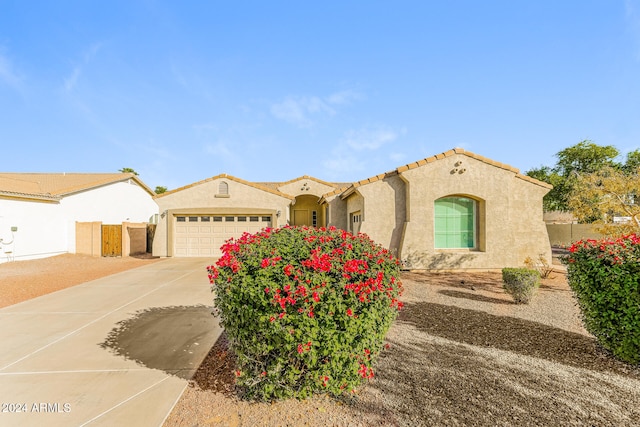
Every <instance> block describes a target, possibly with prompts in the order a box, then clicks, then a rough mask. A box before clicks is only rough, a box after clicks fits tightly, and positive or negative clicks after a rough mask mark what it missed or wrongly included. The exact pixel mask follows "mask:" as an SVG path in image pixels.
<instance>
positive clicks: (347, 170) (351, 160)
mask: <svg viewBox="0 0 640 427" xmlns="http://www.w3.org/2000/svg"><path fill="white" fill-rule="evenodd" d="M322 166H323V167H324V168H325V169H326V170H327V173H328V174H329V175H330V177H331V178H338V179H341V180H345V179H346V180H348V178H347V177H353V176H354V173H353V172H358V173H359V172H363V171H364V161H363V159H362V157H361V156H357V155H355V154H354V153H353V152H352V151H350V150H349V149H348V148H347V147H345V146H344V145H339V146H337V147H335V148H334V149H333V150H331V153H330V154H329V158H328V159H326V160H325V161H324V162H322Z"/></svg>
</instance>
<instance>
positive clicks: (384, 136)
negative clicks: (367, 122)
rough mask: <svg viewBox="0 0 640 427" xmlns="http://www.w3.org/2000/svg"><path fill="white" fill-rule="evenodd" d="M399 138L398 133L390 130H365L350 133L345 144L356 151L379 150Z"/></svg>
mask: <svg viewBox="0 0 640 427" xmlns="http://www.w3.org/2000/svg"><path fill="white" fill-rule="evenodd" d="M397 137H398V134H397V132H395V131H393V130H392V129H390V128H386V127H375V128H364V129H359V130H351V131H348V132H347V133H346V135H345V138H344V142H345V143H346V144H347V145H348V146H349V147H351V148H353V149H354V150H356V151H362V150H377V149H379V148H380V147H382V146H383V145H384V144H387V143H389V142H392V141H395V140H396V138H397Z"/></svg>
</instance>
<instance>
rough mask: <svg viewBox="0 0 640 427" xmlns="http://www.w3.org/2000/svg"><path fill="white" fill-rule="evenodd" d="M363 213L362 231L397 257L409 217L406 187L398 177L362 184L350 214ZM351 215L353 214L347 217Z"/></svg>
mask: <svg viewBox="0 0 640 427" xmlns="http://www.w3.org/2000/svg"><path fill="white" fill-rule="evenodd" d="M359 210H360V211H361V212H362V223H361V224H360V232H361V233H365V234H367V235H368V236H369V237H370V238H371V239H373V240H374V241H376V242H377V243H380V244H381V245H383V246H384V247H386V248H388V249H390V250H391V252H393V253H394V254H397V253H398V252H399V250H400V247H401V244H402V234H403V229H404V223H405V218H406V188H405V183H404V181H403V180H402V179H401V178H400V177H399V176H398V175H391V176H387V177H385V178H383V179H380V180H377V181H375V182H373V183H370V184H366V185H362V186H360V187H358V190H357V192H356V193H354V194H353V195H351V196H349V198H348V199H347V211H348V214H351V213H354V212H357V211H359ZM347 216H350V215H347Z"/></svg>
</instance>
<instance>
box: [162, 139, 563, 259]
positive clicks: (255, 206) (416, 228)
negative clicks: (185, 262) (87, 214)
mask: <svg viewBox="0 0 640 427" xmlns="http://www.w3.org/2000/svg"><path fill="white" fill-rule="evenodd" d="M550 188H551V186H549V185H548V184H546V183H543V182H540V181H537V180H535V179H533V178H530V177H528V176H526V175H523V174H521V173H520V172H519V171H518V170H517V169H515V168H513V167H511V166H508V165H505V164H502V163H498V162H495V161H492V160H490V159H487V158H485V157H482V156H478V155H476V154H474V153H471V152H468V151H465V150H463V149H460V148H456V149H453V150H450V151H447V152H446V153H442V154H438V155H436V156H433V157H429V158H426V159H422V160H419V161H417V162H415V163H411V164H408V165H404V166H401V167H399V168H397V169H395V170H393V171H390V172H386V173H383V174H380V175H376V176H373V177H371V178H368V179H365V180H362V181H358V182H356V183H330V182H325V181H321V180H319V179H316V178H313V177H309V176H303V177H300V178H296V179H293V180H291V181H287V182H283V183H274V182H265V183H256V182H248V181H244V180H242V179H239V178H236V177H232V176H229V175H224V174H223V175H217V176H214V177H212V178H209V179H206V180H203V181H200V182H196V183H194V184H191V185H188V186H185V187H182V188H178V189H176V190H172V191H168V192H166V193H164V194H161V195H158V196H156V198H155V200H156V202H157V204H158V206H159V208H160V218H159V221H158V226H157V227H158V228H157V231H156V235H155V239H154V244H153V253H154V255H158V256H218V255H220V249H219V248H220V246H221V245H222V244H223V243H224V241H225V240H226V239H228V238H229V237H237V236H239V235H241V234H242V233H243V232H245V231H248V232H255V231H258V230H260V229H261V228H263V227H281V226H284V225H287V224H290V225H309V226H318V227H321V226H331V225H333V226H336V227H338V228H342V229H346V230H349V231H352V232H354V233H357V232H361V233H365V234H367V235H369V237H371V238H372V239H373V240H375V241H376V242H378V243H380V244H382V245H383V246H385V247H387V248H389V249H390V250H391V251H393V252H394V253H396V254H397V256H398V257H399V258H400V259H402V260H403V262H404V264H405V266H406V267H407V268H412V269H438V270H443V269H445V270H446V269H500V268H503V267H510V266H520V265H522V264H523V261H524V259H525V258H526V257H527V256H531V257H538V255H540V254H542V255H543V256H544V257H545V258H547V259H548V260H549V261H551V250H550V246H549V239H548V235H547V230H546V227H545V223H544V221H543V217H542V215H543V212H542V198H543V196H544V195H545V194H546V193H547V192H548V191H549V190H550Z"/></svg>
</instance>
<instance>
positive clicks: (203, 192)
mask: <svg viewBox="0 0 640 427" xmlns="http://www.w3.org/2000/svg"><path fill="white" fill-rule="evenodd" d="M220 181H224V182H226V183H227V184H228V186H229V196H228V197H220V196H219V195H218V197H216V195H217V193H218V187H219V183H220ZM156 202H157V204H158V207H159V211H160V218H159V220H158V225H157V228H156V234H155V237H154V239H153V255H155V256H172V245H173V235H172V229H171V228H172V224H173V222H172V221H173V216H174V215H175V214H185V213H198V214H205V213H210V214H224V213H238V212H240V213H265V214H270V215H272V217H273V218H274V221H275V223H274V224H272V226H273V227H282V226H284V225H286V224H287V220H288V217H289V205H290V204H291V199H289V198H287V197H284V196H280V195H278V194H275V193H271V192H268V191H263V190H261V189H259V188H255V187H253V186H251V185H247V184H244V183H241V182H237V181H235V180H232V179H228V178H218V179H212V180H209V181H205V182H202V183H199V184H196V185H193V186H191V187H187V188H185V189H182V190H180V191H177V192H175V193H170V194H167V195H166V196H163V197H157V198H156ZM278 211H279V212H280V216H279V217H278V216H276V215H275V213H276V212H278Z"/></svg>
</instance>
